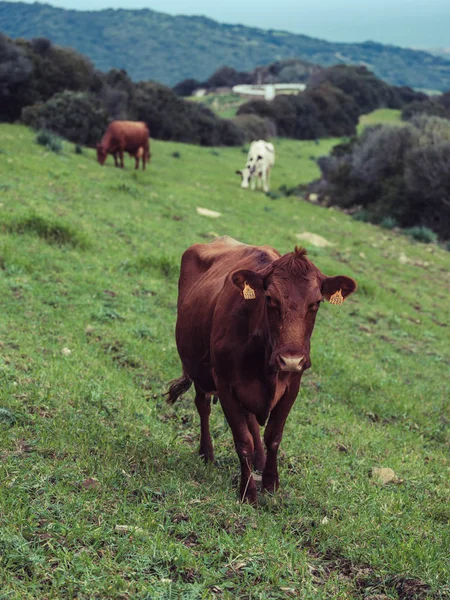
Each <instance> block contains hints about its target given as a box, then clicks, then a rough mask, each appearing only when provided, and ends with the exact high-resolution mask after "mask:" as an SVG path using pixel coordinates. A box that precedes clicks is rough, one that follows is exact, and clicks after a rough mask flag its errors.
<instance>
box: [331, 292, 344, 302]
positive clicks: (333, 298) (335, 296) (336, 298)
mask: <svg viewBox="0 0 450 600" xmlns="http://www.w3.org/2000/svg"><path fill="white" fill-rule="evenodd" d="M343 302H344V296H343V295H342V290H338V291H337V292H334V294H332V295H331V296H330V304H337V306H340V305H341V304H342V303H343Z"/></svg>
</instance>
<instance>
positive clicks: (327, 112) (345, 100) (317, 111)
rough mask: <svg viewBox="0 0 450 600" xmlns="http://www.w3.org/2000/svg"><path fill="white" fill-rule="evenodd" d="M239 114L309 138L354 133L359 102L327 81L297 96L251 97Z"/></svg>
mask: <svg viewBox="0 0 450 600" xmlns="http://www.w3.org/2000/svg"><path fill="white" fill-rule="evenodd" d="M237 114H238V116H240V115H258V116H259V117H261V118H266V119H270V120H271V121H272V122H273V123H274V124H275V126H276V130H277V134H278V135H280V136H284V137H290V138H294V139H306V140H314V139H317V138H320V137H327V136H343V135H353V134H354V133H355V131H356V124H357V122H358V109H357V106H356V104H355V103H354V102H353V101H352V99H351V98H350V97H349V96H347V95H346V94H345V93H343V92H342V91H341V90H340V89H338V88H336V87H334V86H332V85H330V84H328V83H323V84H320V85H317V86H315V87H314V88H312V89H310V90H306V91H305V92H303V93H300V94H297V95H280V96H276V97H275V99H274V100H273V101H272V102H267V101H265V100H251V101H250V102H246V103H245V104H242V105H241V106H240V107H239V109H238V112H237Z"/></svg>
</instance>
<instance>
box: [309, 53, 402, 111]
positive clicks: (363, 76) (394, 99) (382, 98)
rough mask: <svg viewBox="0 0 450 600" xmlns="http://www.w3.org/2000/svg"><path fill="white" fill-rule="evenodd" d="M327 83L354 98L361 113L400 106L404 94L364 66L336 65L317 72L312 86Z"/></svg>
mask: <svg viewBox="0 0 450 600" xmlns="http://www.w3.org/2000/svg"><path fill="white" fill-rule="evenodd" d="M323 83H327V84H329V85H332V86H333V87H335V88H339V89H340V90H341V91H342V92H344V93H345V94H346V95H347V96H349V97H350V98H352V100H353V102H354V103H355V105H356V106H357V108H358V112H359V114H363V113H368V112H371V111H372V110H375V109H376V108H380V107H388V108H400V107H401V105H402V103H403V102H402V94H401V93H400V91H399V90H398V88H395V87H392V86H390V85H389V84H387V83H386V82H385V81H383V80H381V79H379V78H378V77H376V75H374V74H373V73H372V72H371V71H369V70H368V69H367V67H364V66H352V65H335V66H333V67H330V68H328V69H323V70H322V71H320V72H319V73H317V74H315V75H314V76H313V77H312V78H311V81H310V85H311V87H312V88H314V87H316V86H318V85H321V84H323Z"/></svg>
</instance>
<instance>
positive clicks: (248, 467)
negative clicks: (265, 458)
mask: <svg viewBox="0 0 450 600" xmlns="http://www.w3.org/2000/svg"><path fill="white" fill-rule="evenodd" d="M218 392H219V400H220V403H221V405H222V409H223V412H224V413H225V417H226V419H227V421H228V424H229V425H230V428H231V431H232V433H233V439H234V446H235V448H236V452H237V454H238V457H239V462H240V463H241V482H240V486H239V498H240V500H241V502H248V503H249V504H257V502H258V496H257V491H256V484H255V480H254V479H253V477H252V463H253V454H254V450H255V447H254V442H253V436H252V434H251V432H250V430H249V427H248V423H247V415H248V413H247V411H244V410H243V409H242V408H241V406H240V405H239V404H237V402H236V400H235V399H234V397H233V396H232V394H231V393H229V392H228V393H227V391H225V393H224V390H221V389H219V390H218Z"/></svg>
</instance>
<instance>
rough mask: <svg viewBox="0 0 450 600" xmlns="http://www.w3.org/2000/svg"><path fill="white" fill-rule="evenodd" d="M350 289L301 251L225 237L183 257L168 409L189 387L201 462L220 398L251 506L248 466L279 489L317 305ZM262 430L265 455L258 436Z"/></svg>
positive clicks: (208, 453) (268, 486) (348, 282)
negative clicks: (175, 370) (282, 450)
mask: <svg viewBox="0 0 450 600" xmlns="http://www.w3.org/2000/svg"><path fill="white" fill-rule="evenodd" d="M355 289H356V283H355V282H354V281H353V279H350V278H349V277H345V276H342V275H340V276H337V277H327V276H326V275H324V274H323V273H321V271H320V270H319V269H318V268H317V267H316V266H315V265H314V264H313V263H312V262H311V261H310V260H309V259H308V258H307V256H306V251H305V250H303V249H298V248H296V249H295V250H294V252H290V253H288V254H285V255H284V256H281V255H280V253H279V252H278V251H277V250H275V249H274V248H271V247H270V246H247V245H246V244H241V243H240V242H237V241H236V240H234V239H233V238H230V237H223V238H218V239H217V240H215V241H214V242H211V243H210V244H195V245H194V246H191V247H190V248H188V249H187V250H186V252H185V253H184V254H183V257H182V261H181V272H180V280H179V297H178V319H177V325H176V341H177V347H178V353H179V355H180V358H181V362H182V364H183V376H182V377H180V378H179V379H177V380H175V381H173V382H172V384H171V386H170V389H169V392H168V401H169V402H170V403H173V402H175V400H176V399H177V398H178V397H179V396H180V395H181V394H182V393H183V392H185V391H187V390H188V389H189V387H190V386H191V384H192V383H194V386H195V391H196V396H195V404H196V407H197V410H198V412H199V415H200V428H201V435H200V455H202V456H203V457H204V459H205V461H207V462H208V461H212V460H213V459H214V452H213V446H212V442H211V436H210V432H209V415H210V412H211V406H210V404H211V400H210V396H211V395H212V394H218V396H219V399H220V403H221V405H222V409H223V411H224V413H225V417H226V419H227V421H228V423H229V425H230V427H231V431H232V433H233V437H234V444H235V447H236V451H237V454H238V456H239V460H240V463H241V483H240V497H241V500H243V501H247V502H250V503H252V504H253V503H256V501H257V493H256V485H255V482H254V479H253V477H252V475H251V473H252V466H254V467H255V468H256V469H259V470H262V471H263V474H262V489H263V490H265V491H269V492H273V491H275V490H276V489H277V488H278V485H279V479H278V469H277V452H278V446H279V445H280V442H281V438H282V435H283V428H284V425H285V422H286V419H287V416H288V414H289V411H290V410H291V407H292V405H293V403H294V401H295V399H296V397H297V394H298V390H299V387H300V380H301V377H302V374H303V372H304V371H305V370H306V369H308V368H309V367H310V366H311V361H310V354H309V346H310V338H311V334H312V331H313V328H314V322H315V319H316V315H317V311H318V309H319V305H320V303H321V302H322V301H324V300H330V299H331V300H330V301H331V303H333V304H340V303H341V302H342V301H343V299H344V298H346V297H347V296H348V295H350V294H351V293H352V292H354V290H355ZM266 422H267V426H266V428H265V432H264V442H265V446H266V450H267V456H266V455H265V452H264V448H263V445H262V442H261V437H260V432H259V425H261V426H262V425H264V424H265V423H266Z"/></svg>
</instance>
